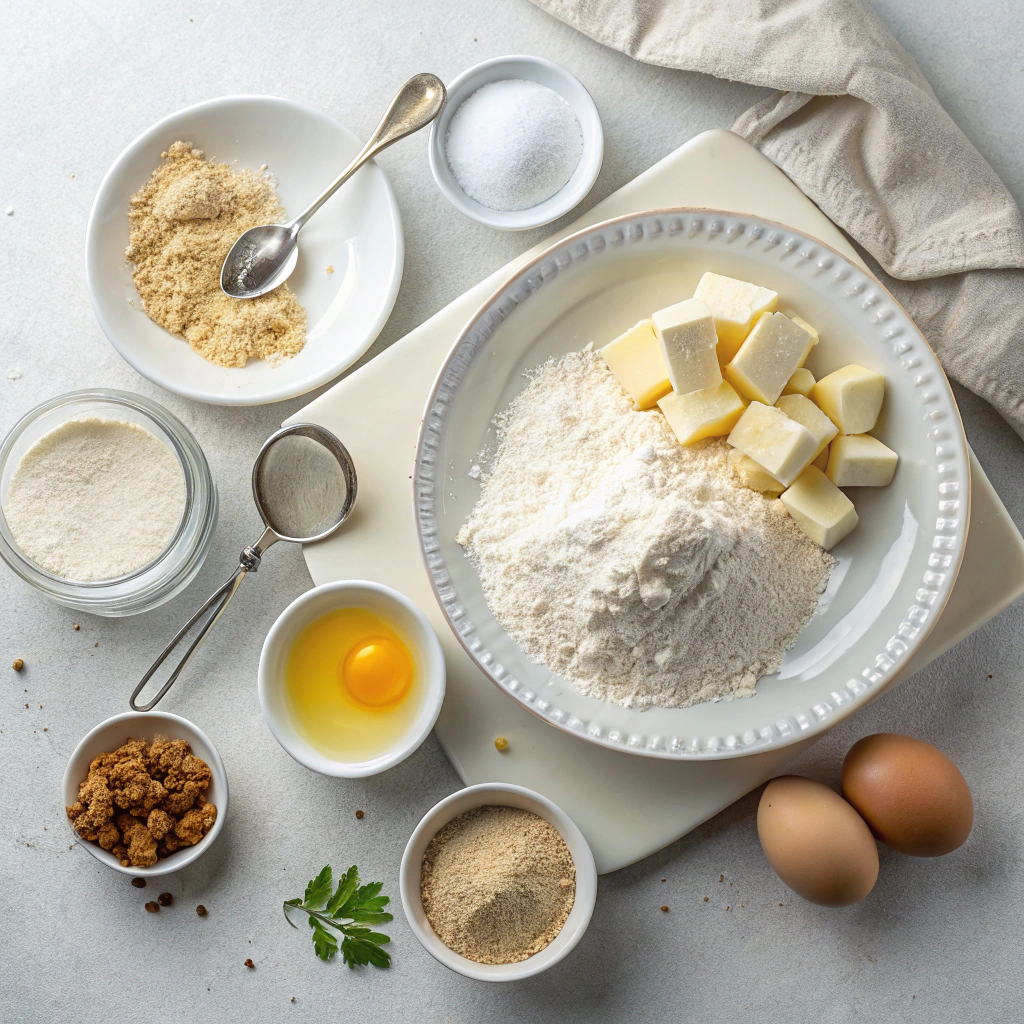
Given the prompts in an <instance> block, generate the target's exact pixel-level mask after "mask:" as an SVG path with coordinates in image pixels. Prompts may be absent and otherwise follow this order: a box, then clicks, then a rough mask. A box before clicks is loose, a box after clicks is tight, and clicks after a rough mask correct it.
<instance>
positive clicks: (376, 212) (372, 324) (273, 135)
mask: <svg viewBox="0 0 1024 1024" xmlns="http://www.w3.org/2000/svg"><path fill="white" fill-rule="evenodd" d="M179 140H180V141H183V142H191V143H193V144H194V145H196V146H198V147H199V148H200V149H201V150H203V152H204V153H205V154H206V156H207V158H209V159H212V160H216V161H218V162H222V163H231V164H232V165H234V166H235V167H236V168H239V169H241V168H246V169H248V170H253V171H255V170H259V169H260V168H261V167H262V166H263V165H264V164H266V165H267V168H268V169H269V171H270V173H271V174H273V175H274V177H275V178H276V179H277V182H278V188H277V191H278V195H279V196H280V198H281V202H282V203H283V204H284V206H285V209H286V210H287V211H288V215H289V216H294V215H295V214H297V213H299V212H301V211H302V209H303V208H304V207H306V206H307V205H308V204H309V203H310V202H312V200H313V199H315V198H316V197H317V196H318V195H319V194H320V192H322V191H323V190H324V189H325V188H326V187H327V186H328V185H329V184H330V183H331V182H332V181H333V180H334V179H335V178H336V177H337V176H338V175H339V174H340V173H341V171H342V170H343V169H344V168H345V166H346V165H347V164H348V163H349V162H350V161H351V160H352V158H353V157H354V156H355V155H356V153H358V152H359V150H360V149H361V148H362V143H361V142H360V141H359V139H357V138H356V136H355V135H353V134H352V132H350V131H349V130H348V129H347V128H345V127H343V126H342V125H340V124H338V122H337V121H335V120H334V119H333V118H330V117H328V116H327V115H326V114H323V113H321V112H320V111H318V110H314V109H313V108H312V107H307V106H306V105H305V104H302V103H296V102H294V101H292V100H284V99H278V98H276V97H273V96H225V97H221V98H220V99H214V100H207V101H206V102H205V103H198V104H196V105H195V106H193V107H187V108H186V109H184V110H179V111H178V112H177V113H176V114H171V115H170V116H169V117H166V118H164V119H163V120H162V121H159V122H158V123H157V124H155V125H153V127H152V128H150V129H148V130H147V131H145V132H143V134H142V135H140V136H139V137H138V138H137V139H136V140H135V141H134V142H133V143H132V144H131V145H130V146H129V147H128V148H127V149H126V150H125V151H124V152H123V153H122V154H121V155H120V156H119V157H118V158H117V160H116V161H115V162H114V165H113V166H112V167H111V168H110V170H109V171H108V172H107V175H106V177H105V178H104V179H103V182H102V184H101V185H100V189H99V192H98V193H97V195H96V201H95V202H94V203H93V208H92V213H91V214H90V216H89V229H88V233H87V236H86V244H85V247H86V275H87V280H88V285H89V296H90V298H91V299H92V304H93V309H94V310H95V311H96V317H97V319H98V320H99V322H100V326H101V327H102V328H103V333H104V334H106V336H107V338H108V339H109V340H110V343H111V344H112V345H113V346H114V348H116V349H117V351H118V352H120V353H121V355H122V356H124V358H125V359H126V360H127V361H128V362H129V363H130V364H131V365H132V366H133V367H134V368H135V369H136V370H138V372H139V373H141V374H142V375H143V376H144V377H148V378H149V379H150V380H151V381H153V383H155V384H159V385H160V386H161V387H162V388H166V389H167V390H168V391H173V392H174V393H175V394H178V395H182V396H183V397H185V398H191V399H194V400H195V401H198V402H209V403H212V404H215V405H259V404H262V403H264V402H280V401H283V400H284V399H286V398H294V397H295V396H296V395H302V394H305V393H306V392H307V391H312V390H313V388H316V387H319V386H320V385H321V384H325V383H326V382H327V381H329V380H331V379H332V378H334V377H336V376H338V374H339V373H341V372H342V371H343V370H345V369H346V368H347V367H349V366H351V365H352V363H354V362H355V361H356V360H357V359H358V358H359V357H360V356H361V355H362V354H363V353H364V352H365V351H366V350H367V349H368V348H369V347H370V345H371V344H373V341H374V339H375V338H376V337H377V335H378V334H379V333H380V331H381V328H382V327H383V326H384V324H385V322H386V321H387V318H388V316H389V315H390V313H391V309H392V307H393V306H394V304H395V298H396V297H397V295H398V286H399V284H400V283H401V280H402V268H403V263H404V258H405V248H404V241H403V236H402V223H401V218H400V217H399V213H398V204H397V203H396V201H395V197H394V194H393V193H392V191H391V186H390V184H389V183H388V180H387V177H386V176H385V174H384V172H383V171H382V170H381V169H380V167H378V166H377V165H376V164H375V163H373V162H372V161H371V162H370V163H369V164H367V165H366V166H364V167H362V168H361V169H360V170H359V171H358V172H357V173H356V174H355V175H354V176H353V178H352V179H351V180H350V181H348V182H347V183H346V184H345V185H344V186H342V188H341V189H339V191H338V192H336V193H335V194H334V196H333V197H332V198H331V199H330V200H328V202H327V203H326V204H325V205H324V206H323V207H322V208H321V209H320V210H319V211H318V212H317V214H316V216H315V217H313V218H312V219H311V220H310V222H309V224H308V225H307V226H306V227H305V228H303V230H302V234H301V235H300V236H299V262H298V265H297V266H296V268H295V271H294V272H293V274H292V275H291V277H290V278H289V279H288V285H289V287H290V288H292V290H293V291H294V292H295V293H296V295H297V296H298V299H299V301H300V302H301V303H302V305H303V306H305V308H306V312H307V314H308V318H309V319H308V335H307V339H306V346H305V348H304V349H303V350H302V351H301V352H300V353H299V354H298V355H296V356H295V357H294V358H292V359H289V360H287V361H285V362H283V363H281V364H279V365H277V366H270V365H269V364H268V363H266V362H264V361H263V360H257V359H250V360H249V363H248V364H247V365H246V366H245V367H240V368H234V367H222V366H215V365H214V364H213V363H210V362H207V361H206V360H205V359H203V358H202V356H200V355H198V354H197V353H196V352H193V351H192V349H191V348H189V346H188V344H187V342H185V341H184V340H182V339H181V338H178V337H175V336H173V335H171V334H169V333H168V332H167V331H165V330H164V329H163V328H162V327H158V326H157V325H156V324H155V323H153V321H152V320H150V319H149V317H147V316H146V314H145V313H144V312H143V311H142V308H141V303H140V301H139V297H138V294H137V293H136V291H135V286H134V285H133V284H132V278H131V268H130V267H129V266H128V264H127V263H126V261H125V258H124V250H125V247H126V246H127V244H128V215H127V214H128V200H129V197H130V196H131V195H132V193H134V192H135V191H137V190H138V189H139V188H140V186H142V185H143V184H144V183H145V182H146V180H147V179H148V177H149V176H150V174H151V173H152V172H153V170H154V169H155V168H156V167H157V166H158V165H159V163H160V154H161V153H162V152H164V151H165V150H166V149H167V148H168V147H169V146H170V145H171V144H172V143H174V142H176V141H179ZM328 267H333V268H334V270H333V273H328V272H327V268H328ZM239 301H244V300H239Z"/></svg>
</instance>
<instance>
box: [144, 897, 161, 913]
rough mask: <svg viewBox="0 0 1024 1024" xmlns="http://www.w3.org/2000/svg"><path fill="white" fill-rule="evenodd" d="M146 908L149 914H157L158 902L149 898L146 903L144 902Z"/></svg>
mask: <svg viewBox="0 0 1024 1024" xmlns="http://www.w3.org/2000/svg"><path fill="white" fill-rule="evenodd" d="M146 909H147V910H148V911H149V912H150V913H151V914H158V913H160V904H159V903H157V902H156V900H150V901H149V902H148V903H147V904H146Z"/></svg>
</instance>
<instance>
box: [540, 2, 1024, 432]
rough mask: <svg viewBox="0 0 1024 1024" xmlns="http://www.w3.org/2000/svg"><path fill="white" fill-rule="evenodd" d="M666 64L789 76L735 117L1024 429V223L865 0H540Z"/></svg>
mask: <svg viewBox="0 0 1024 1024" xmlns="http://www.w3.org/2000/svg"><path fill="white" fill-rule="evenodd" d="M532 2H533V3H534V4H536V5H537V6H538V7H540V8H542V9H543V10H545V11H547V12H548V13H550V14H552V15H553V16H554V17H556V18H558V19H559V20H560V21H564V22H566V23H567V24H569V25H573V26H574V27H576V28H577V29H579V30H580V31H582V32H584V33H585V34H586V35H588V36H590V37H591V38H592V39H595V40H596V41H597V42H599V43H603V44H604V45H606V46H610V47H613V48H614V49H616V50H620V51H622V52H623V53H627V54H629V55H630V56H632V57H635V58H636V59H637V60H641V61H644V62H645V63H649V64H657V65H660V66H662V67H670V68H678V69H682V70H687V71H701V72H704V73H706V74H709V75H715V76H716V77H718V78H726V79H731V80H734V81H741V82H747V83H750V84H752V85H760V86H764V87H767V88H770V89H774V90H777V91H776V92H775V94H774V95H772V96H769V97H767V98H766V99H764V100H762V101H761V102H760V103H757V104H755V105H754V106H753V107H751V108H750V109H749V110H748V111H746V112H745V113H744V114H742V115H741V116H740V118H739V119H738V120H737V121H736V123H735V124H734V125H733V131H735V132H736V133H737V134H739V135H741V136H742V137H743V138H745V139H746V140H747V141H748V142H750V143H751V144H753V145H754V146H756V147H757V148H758V149H760V150H761V152H762V153H764V154H765V156H767V157H768V158H769V159H770V160H772V162H773V163H775V164H776V165H777V166H778V167H780V168H781V169H782V170H783V171H785V172H786V174H788V175H789V176H790V177H791V178H792V179H793V180H794V181H795V182H796V183H797V184H798V185H799V186H800V188H801V189H803V191H804V192H805V193H806V194H807V195H808V196H809V197H810V198H811V199H812V200H813V201H814V202H815V203H816V204H817V205H818V206H819V207H820V208H821V210H822V211H823V212H824V213H825V214H826V215H827V216H828V217H830V218H831V219H832V220H833V221H834V222H835V223H836V224H838V225H839V226H840V227H841V228H842V229H843V230H844V231H846V232H847V234H849V235H850V237H851V238H852V239H853V240H854V241H855V242H856V243H857V244H858V245H859V246H860V247H861V248H862V249H863V250H865V251H866V253H867V254H868V255H869V256H870V257H871V258H872V259H870V260H869V263H872V268H873V269H874V270H875V272H876V273H877V274H878V275H879V277H880V278H881V279H882V281H883V283H884V284H886V286H887V287H889V288H890V290H891V291H892V292H893V294H894V295H895V296H896V298H897V299H898V300H899V302H900V303H901V304H902V305H903V306H904V307H905V308H906V310H907V312H908V313H910V315H911V316H912V317H913V318H914V320H915V321H916V323H917V325H918V326H919V327H920V328H921V330H922V332H923V333H924V335H925V337H926V338H927V339H928V341H929V343H930V344H931V346H932V348H934V349H935V352H936V354H937V355H938V357H939V359H940V361H941V362H942V365H943V367H944V368H945V370H946V372H947V373H948V374H949V376H950V377H952V378H953V379H954V380H956V381H958V382H959V383H961V384H963V385H964V386H965V387H967V388H969V389H970V390H971V391H973V392H975V393H976V394H978V395H980V396H981V397H982V398H984V399H986V400H987V401H989V402H991V403H992V405H993V406H995V408H996V409H998V410H999V412H1000V413H1002V415H1003V416H1004V417H1005V418H1006V419H1007V420H1008V421H1009V422H1010V424H1011V425H1012V426H1013V427H1014V429H1015V430H1016V431H1017V432H1018V434H1021V435H1022V436H1024V225H1022V222H1021V215H1020V211H1019V210H1018V209H1017V206H1016V204H1015V203H1014V201H1013V197H1012V196H1011V195H1010V193H1009V192H1008V191H1007V189H1006V187H1005V186H1004V185H1003V183H1002V182H1001V181H1000V180H999V178H998V176H997V175H996V173H995V172H994V171H993V170H992V168H991V167H989V165H988V164H987V163H986V161H985V159H984V158H983V157H982V156H981V154H980V153H978V151H977V150H976V149H975V148H974V147H973V146H972V145H971V143H970V142H969V141H968V140H967V138H966V136H965V135H964V134H963V132H961V131H960V129H959V128H957V126H956V125H955V124H954V123H953V121H952V119H951V118H950V117H949V115H948V114H947V113H946V112H945V110H943V109H942V106H941V105H940V104H939V102H938V100H937V99H936V98H935V94H934V93H933V92H932V90H931V87H930V86H929V85H928V82H927V81H926V80H925V78H924V76H923V75H922V74H921V71H920V70H919V69H918V67H917V65H916V64H915V63H914V62H913V60H912V59H911V58H910V56H909V55H908V54H907V53H906V51H905V50H904V49H903V48H902V47H901V46H900V45H899V43H898V42H897V41H896V40H895V39H894V38H893V36H892V34H891V33H890V32H889V30H888V28H886V26H885V25H884V24H883V23H882V21H881V19H880V18H879V17H878V16H877V15H876V14H875V13H874V11H872V10H871V9H870V8H869V7H867V6H866V5H865V4H863V3H861V2H860V0H760V2H756V3H752V2H750V0H685V2H684V0H532Z"/></svg>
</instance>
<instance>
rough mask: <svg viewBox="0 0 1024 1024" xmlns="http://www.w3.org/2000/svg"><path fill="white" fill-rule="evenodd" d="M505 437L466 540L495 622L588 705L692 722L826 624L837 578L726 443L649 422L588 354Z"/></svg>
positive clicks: (561, 373) (500, 422)
mask: <svg viewBox="0 0 1024 1024" xmlns="http://www.w3.org/2000/svg"><path fill="white" fill-rule="evenodd" d="M531 378H532V379H531V380H530V383H529V384H528V385H527V387H526V388H525V389H524V390H523V391H522V392H521V393H520V394H519V395H518V396H517V397H516V399H515V400H514V401H513V402H512V403H511V404H510V405H509V407H508V409H507V410H506V411H505V413H503V414H502V415H501V416H499V417H498V419H497V421H496V426H497V430H498V446H497V449H496V451H495V453H494V456H493V462H492V465H491V468H490V471H489V472H487V473H486V474H485V475H484V484H483V488H482V491H481V495H480V500H479V501H478V503H477V504H476V506H475V507H474V509H473V511H472V513H471V514H470V516H469V519H468V520H467V522H466V524H465V525H464V526H463V528H462V530H461V531H460V532H459V534H458V538H457V539H458V541H459V543H460V544H462V545H464V546H465V547H466V548H467V549H468V552H469V555H470V557H471V558H472V560H473V562H474V563H475V565H476V567H477V570H478V571H479V574H480V579H481V581H482V583H483V589H484V594H485V596H486V598H487V603H488V606H489V607H490V609H491V611H492V613H493V614H494V617H495V618H496V619H497V620H498V622H499V623H501V625H502V626H503V627H504V629H505V630H506V632H507V633H508V634H509V635H510V636H511V637H512V638H513V639H514V640H515V641H516V642H517V643H519V645H520V646H521V647H522V649H523V650H524V651H525V652H526V654H527V655H528V657H530V658H531V659H532V660H534V661H536V662H539V663H541V664H544V665H546V666H547V667H548V668H550V669H551V670H552V671H554V672H557V673H559V674H560V675H562V676H564V677H565V678H566V679H568V680H569V681H571V682H572V683H573V685H575V687H576V688H577V689H578V690H579V691H580V693H582V694H584V695H585V696H592V697H597V698H600V699H602V700H608V701H612V702H614V703H616V704H623V705H625V706H627V707H646V706H651V705H657V706H660V707H688V706H690V705H691V704H697V703H700V702H702V701H706V700H711V699H714V698H719V697H724V696H750V695H752V694H753V693H754V684H755V682H756V681H757V679H758V678H759V677H760V676H762V675H765V674H767V673H771V672H776V671H778V669H779V667H780V665H781V662H782V656H783V654H784V652H785V651H786V650H787V649H788V648H790V647H791V646H792V645H793V643H794V642H795V641H796V637H797V634H798V633H799V632H800V630H801V629H802V628H803V626H804V625H805V623H806V622H807V621H808V620H809V619H810V618H811V616H812V615H813V614H814V610H815V608H816V607H817V604H818V599H819V597H820V595H821V594H822V592H823V591H824V589H825V586H826V584H827V583H828V577H829V573H830V572H831V569H832V566H833V565H834V564H835V560H834V559H833V558H832V556H831V555H829V554H828V553H827V552H825V551H823V550H822V549H821V548H819V547H818V546H817V545H816V544H814V543H813V542H812V541H810V540H809V539H808V538H807V537H806V536H805V535H804V534H803V533H802V532H801V530H800V529H799V527H798V526H797V525H796V523H794V522H793V520H792V519H790V517H789V515H788V514H787V512H786V510H785V508H784V506H783V505H782V503H781V502H779V501H778V500H773V499H769V498H765V497H763V496H762V495H760V494H758V493H757V492H755V491H752V490H750V489H748V488H746V487H744V486H742V485H741V484H740V483H739V482H738V481H737V480H736V479H735V477H734V476H733V474H732V471H731V470H730V468H729V464H728V459H727V454H728V450H729V449H728V446H727V445H726V444H725V442H724V441H720V440H716V441H707V442H702V443H699V444H697V445H694V446H692V447H690V448H684V447H682V446H681V445H680V444H679V442H678V441H677V440H676V439H675V437H674V435H673V434H672V432H671V430H670V428H669V426H668V424H667V423H666V421H665V419H664V417H663V416H662V415H661V413H660V412H658V411H656V410H655V411H649V412H637V411H635V410H634V409H633V407H632V403H631V401H630V399H629V397H628V396H627V395H626V393H625V392H624V391H623V390H622V388H621V387H620V386H619V384H618V383H617V382H616V380H615V378H614V377H613V376H612V374H611V372H610V371H609V370H608V368H607V366H606V365H605V363H604V360H602V359H601V357H600V356H599V355H597V354H596V353H594V352H593V351H591V350H590V349H589V348H588V349H587V350H586V351H584V352H575V353H570V354H569V355H567V356H564V357H563V358H562V359H560V360H557V361H556V360H552V361H549V362H547V363H545V364H544V365H543V366H541V367H539V368H538V369H537V370H536V371H534V373H533V374H532V375H531Z"/></svg>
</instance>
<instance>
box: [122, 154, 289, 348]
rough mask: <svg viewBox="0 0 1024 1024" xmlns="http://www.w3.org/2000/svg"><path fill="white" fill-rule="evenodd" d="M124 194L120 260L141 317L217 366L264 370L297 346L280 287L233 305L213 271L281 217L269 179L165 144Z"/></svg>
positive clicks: (286, 295) (281, 209) (284, 292)
mask: <svg viewBox="0 0 1024 1024" xmlns="http://www.w3.org/2000/svg"><path fill="white" fill-rule="evenodd" d="M161 157H162V158H163V161H164V162H163V163H162V164H161V165H160V166H159V167H158V168H157V169H156V170H155V171H154V172H153V173H152V175H151V176H150V178H149V181H147V182H146V184H145V185H143V186H142V188H140V189H139V191H138V192H136V193H135V195H133V196H132V197H131V205H130V207H129V211H128V222H129V227H130V235H129V242H128V248H127V249H126V250H125V258H126V259H127V260H128V262H129V263H130V264H131V265H132V267H133V269H132V281H133V282H134V284H135V288H136V291H138V293H139V298H140V299H141V300H142V305H143V309H144V310H145V312H146V314H147V316H149V318H150V319H151V320H152V321H153V322H154V323H157V324H159V325H160V326H161V327H163V328H165V329H166V330H168V331H170V332H171V334H177V335H179V336H180V337H182V338H184V339H185V340H186V341H187V342H188V343H189V345H191V346H192V348H193V349H195V351H196V352H198V353H199V354H200V355H201V356H202V357H203V358H204V359H207V360H209V361H210V362H211V363H216V364H217V365H218V366H229V367H238V366H245V364H246V363H247V362H248V360H249V359H251V358H258V359H267V360H268V361H270V362H271V364H272V365H276V364H277V363H279V362H281V361H283V360H284V359H287V358H290V357H291V356H294V355H295V354H296V353H298V352H300V351H301V350H302V347H303V345H305V342H306V311H305V309H303V307H302V305H301V304H300V303H299V300H298V299H297V298H296V297H295V294H294V293H293V292H292V291H291V290H290V289H289V287H288V285H287V284H283V285H281V286H280V287H278V288H275V289H274V290H273V291H272V292H268V293H267V294H266V295H261V296H260V297H259V298H255V299H233V298H230V297H229V296H227V295H225V294H224V292H222V291H221V287H220V271H221V267H222V265H223V263H224V257H225V256H227V254H228V251H229V250H230V249H231V246H232V245H234V243H235V242H236V241H237V239H238V237H239V235H241V234H242V233H243V232H245V231H248V230H249V228H253V227H258V226H259V225H261V224H274V223H280V222H281V221H283V220H284V216H285V211H284V207H283V206H282V205H281V202H280V200H279V199H278V197H277V193H276V191H275V188H274V181H273V179H272V178H269V177H268V176H265V175H262V174H257V173H255V172H253V171H245V170H243V171H233V170H232V169H231V167H230V166H229V165H228V164H218V163H212V162H211V161H209V160H206V159H205V157H204V156H203V153H202V150H199V149H196V148H195V147H194V146H192V145H190V144H189V143H186V142H175V143H174V145H173V146H171V147H170V148H169V149H168V150H167V152H166V153H161Z"/></svg>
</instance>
